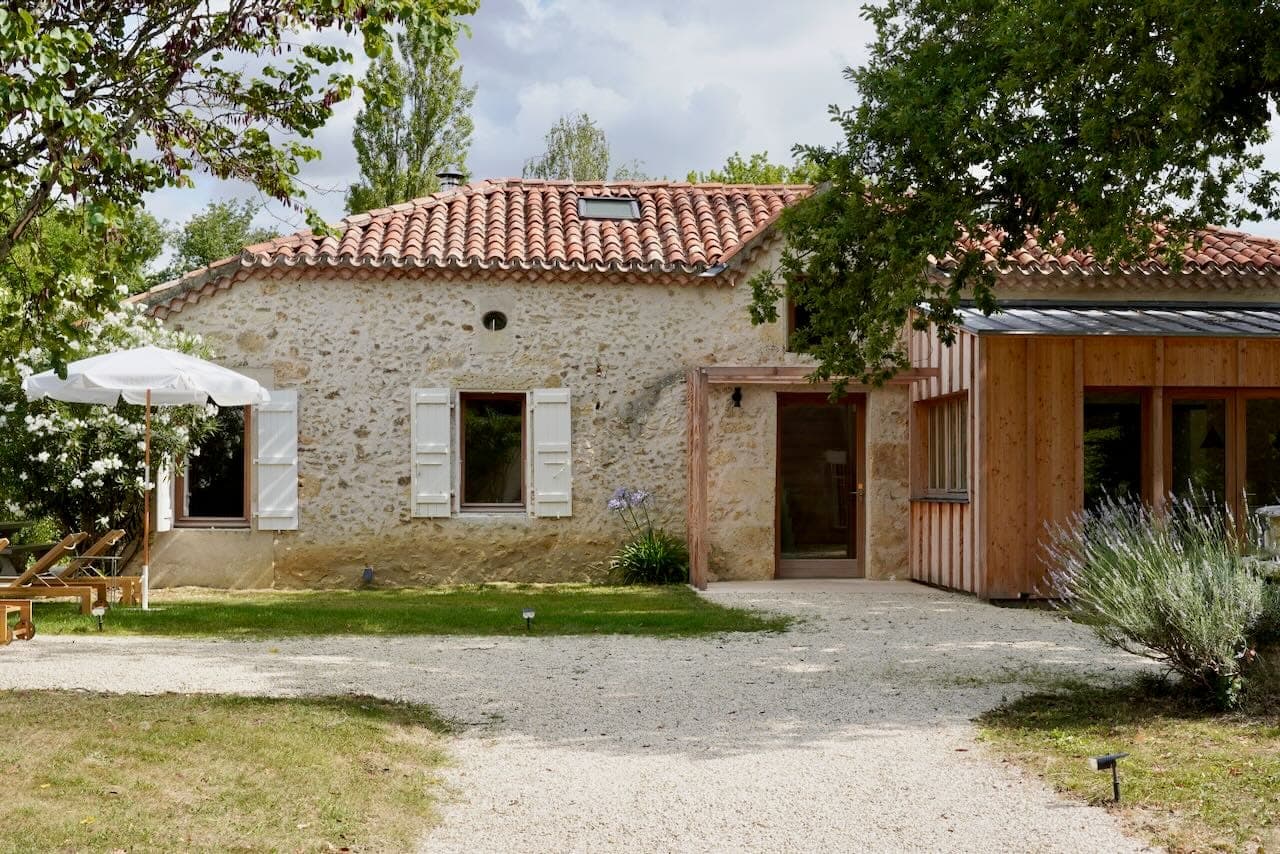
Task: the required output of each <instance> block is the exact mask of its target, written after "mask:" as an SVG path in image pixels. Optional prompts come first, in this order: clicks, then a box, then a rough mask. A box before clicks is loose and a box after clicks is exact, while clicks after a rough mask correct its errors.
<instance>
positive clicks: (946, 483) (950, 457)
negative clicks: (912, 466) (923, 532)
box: [921, 395, 969, 498]
mask: <svg viewBox="0 0 1280 854" xmlns="http://www.w3.org/2000/svg"><path fill="white" fill-rule="evenodd" d="M921 415H922V416H923V422H924V430H925V494H926V495H927V496H930V497H935V498H964V497H966V496H967V495H968V491H969V463H968V433H969V399H968V397H966V396H964V395H957V396H954V397H948V398H943V399H941V400H937V401H930V402H927V403H924V404H922V405H921Z"/></svg>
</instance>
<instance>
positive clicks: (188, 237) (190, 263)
mask: <svg viewBox="0 0 1280 854" xmlns="http://www.w3.org/2000/svg"><path fill="white" fill-rule="evenodd" d="M261 209H262V207H261V205H258V204H255V203H253V202H251V201H248V200H243V201H236V200H232V201H228V202H210V203H209V204H208V205H206V206H205V209H204V210H202V211H200V212H199V213H197V214H195V215H193V216H192V217H191V219H189V220H187V221H186V222H185V223H183V224H182V225H181V226H179V227H178V228H176V229H174V230H173V231H171V232H170V234H169V243H170V245H171V246H172V247H173V263H172V264H171V265H170V267H169V268H168V269H167V270H165V271H164V273H162V274H161V275H160V276H157V277H156V278H159V279H161V280H164V279H171V278H176V277H177V276H181V275H182V274H183V273H186V272H188V271H190V270H195V269H196V268H198V267H205V266H208V265H209V264H212V263H213V262H214V261H220V260H222V259H223V258H227V257H229V256H231V255H236V254H239V253H240V251H241V250H243V249H244V248H245V247H246V246H251V245H252V244H254V243H261V242H262V241H264V240H269V239H271V238H272V237H274V236H275V232H273V231H272V230H271V229H269V228H255V227H254V225H253V218H254V216H256V215H257V213H258V211H260V210H261Z"/></svg>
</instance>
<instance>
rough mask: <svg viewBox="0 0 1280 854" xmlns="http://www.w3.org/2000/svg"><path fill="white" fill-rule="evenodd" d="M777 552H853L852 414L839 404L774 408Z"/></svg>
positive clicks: (833, 555) (839, 555)
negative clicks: (776, 478)
mask: <svg viewBox="0 0 1280 854" xmlns="http://www.w3.org/2000/svg"><path fill="white" fill-rule="evenodd" d="M778 422H779V423H778V427H779V430H780V432H781V436H780V442H779V445H780V447H779V452H780V459H779V461H778V466H779V474H780V484H779V487H780V489H779V496H778V500H779V508H778V509H779V526H778V536H779V540H780V542H779V551H780V552H781V556H782V557H783V558H784V559H788V560H792V559H801V558H805V559H807V558H826V559H849V558H852V557H853V556H854V551H853V533H852V528H853V526H852V525H851V524H850V522H851V520H852V518H853V502H852V492H853V488H854V487H853V485H854V484H855V483H856V482H857V472H855V471H854V462H855V457H854V453H853V449H854V435H853V433H854V412H853V410H852V408H851V407H849V406H847V405H843V404H827V403H813V404H807V403H806V404H796V405H788V406H782V407H780V408H779V409H778Z"/></svg>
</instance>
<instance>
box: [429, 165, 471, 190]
mask: <svg viewBox="0 0 1280 854" xmlns="http://www.w3.org/2000/svg"><path fill="white" fill-rule="evenodd" d="M436 177H437V178H439V179H440V189H441V190H456V189H458V188H459V187H461V186H462V182H463V180H465V179H466V177H467V176H466V175H465V174H464V173H463V172H462V170H461V169H459V168H458V167H457V166H456V165H452V166H446V167H444V168H443V169H441V170H440V171H439V172H437V173H436Z"/></svg>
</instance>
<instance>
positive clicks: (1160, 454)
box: [1147, 386, 1167, 513]
mask: <svg viewBox="0 0 1280 854" xmlns="http://www.w3.org/2000/svg"><path fill="white" fill-rule="evenodd" d="M1150 399H1151V403H1150V407H1151V411H1150V415H1149V417H1148V419H1147V421H1148V423H1149V424H1150V425H1151V432H1150V433H1149V434H1148V435H1147V443H1148V445H1149V448H1148V450H1147V458H1148V459H1149V460H1150V461H1151V484H1150V486H1149V489H1150V493H1151V506H1152V507H1153V508H1155V510H1156V512H1157V513H1163V512H1164V504H1165V501H1164V498H1165V490H1166V489H1167V487H1166V486H1165V482H1164V467H1165V448H1164V387H1163V386H1155V387H1154V388H1152V389H1151V398H1150Z"/></svg>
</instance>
